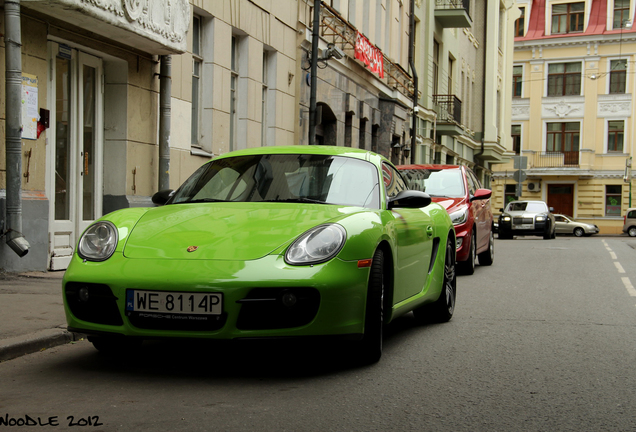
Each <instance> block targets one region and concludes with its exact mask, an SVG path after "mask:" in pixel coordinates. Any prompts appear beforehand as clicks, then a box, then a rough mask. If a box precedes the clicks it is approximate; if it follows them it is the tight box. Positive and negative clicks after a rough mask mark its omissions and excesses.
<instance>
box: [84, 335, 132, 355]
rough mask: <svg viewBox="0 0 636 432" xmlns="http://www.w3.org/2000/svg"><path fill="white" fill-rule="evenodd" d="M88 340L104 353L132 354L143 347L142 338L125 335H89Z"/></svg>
mask: <svg viewBox="0 0 636 432" xmlns="http://www.w3.org/2000/svg"><path fill="white" fill-rule="evenodd" d="M88 340H89V341H90V342H91V343H92V344H93V346H94V347H95V348H96V349H97V350H98V351H99V352H100V353H102V354H106V355H121V354H130V353H131V352H134V351H136V350H138V349H139V348H140V347H141V344H142V342H143V341H142V340H141V339H133V338H129V337H125V336H89V337H88Z"/></svg>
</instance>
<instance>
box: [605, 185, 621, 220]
mask: <svg viewBox="0 0 636 432" xmlns="http://www.w3.org/2000/svg"><path fill="white" fill-rule="evenodd" d="M622 189H623V187H622V186H620V185H618V186H617V185H607V186H605V216H621V199H622V193H623V192H622Z"/></svg>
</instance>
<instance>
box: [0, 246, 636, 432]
mask: <svg viewBox="0 0 636 432" xmlns="http://www.w3.org/2000/svg"><path fill="white" fill-rule="evenodd" d="M495 247H496V253H495V262H494V264H493V265H492V266H491V267H477V269H476V272H475V274H474V275H472V276H461V277H459V278H458V297H457V309H456V313H455V316H454V318H453V320H452V321H451V322H449V323H447V324H441V325H429V326H417V325H416V324H415V323H414V321H413V319H412V317H411V316H410V315H409V316H405V317H403V318H400V319H398V320H397V321H396V322H394V323H393V324H392V325H391V326H390V328H389V331H388V334H387V336H386V339H385V352H384V356H383V358H382V360H381V361H380V363H378V364H377V365H374V366H370V367H354V366H351V365H346V364H343V359H341V358H339V357H338V355H337V353H336V354H334V353H333V352H330V351H329V350H327V349H325V347H324V346H320V345H309V346H308V345H292V346H289V345H283V346H280V345H271V344H234V343H224V344H212V345H209V344H196V345H193V344H168V343H151V344H147V345H145V346H144V348H143V350H142V352H141V354H139V355H138V356H133V357H130V358H127V359H119V360H112V359H108V358H104V357H102V356H100V355H98V354H97V352H96V351H95V350H94V349H93V347H92V346H91V345H90V344H89V343H88V342H86V341H80V342H77V343H74V344H69V345H65V346H61V347H58V348H54V349H50V350H46V351H43V352H39V353H36V354H31V355H28V356H24V357H21V358H18V359H14V360H11V361H7V362H4V363H0V416H2V417H1V418H2V419H3V420H4V419H14V421H18V419H23V420H24V419H26V418H27V417H26V416H29V417H28V418H30V419H35V421H38V418H39V421H40V422H41V423H42V424H45V425H44V426H37V427H33V428H32V429H33V430H39V431H43V430H67V429H70V430H105V431H111V430H121V431H133V430H134V431H168V430H170V431H172V430H189V431H393V430H395V431H453V432H457V431H472V432H474V431H488V432H493V431H506V432H509V431H577V432H580V431H635V430H636V374H635V373H634V367H635V365H636V348H635V347H636V343H635V342H636V332H635V330H636V290H634V288H633V286H634V285H636V268H635V267H636V266H634V265H633V263H634V262H636V259H635V258H636V250H634V248H636V239H630V238H627V237H607V238H602V237H590V238H574V237H558V238H557V239H556V240H542V239H540V238H538V237H537V238H533V237H528V238H523V239H516V240H496V244H495ZM617 263H618V264H617ZM621 271H622V272H621ZM1 422H2V420H0V430H5V429H6V430H16V429H18V428H5V426H2V425H1ZM69 422H73V423H74V424H77V426H72V427H69ZM95 423H98V425H97V426H95ZM55 424H58V426H55ZM20 430H22V429H20Z"/></svg>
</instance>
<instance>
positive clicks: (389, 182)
mask: <svg viewBox="0 0 636 432" xmlns="http://www.w3.org/2000/svg"><path fill="white" fill-rule="evenodd" d="M382 177H383V180H384V187H385V189H386V194H387V196H388V197H390V198H392V197H395V196H397V194H399V193H400V192H402V191H404V190H407V189H408V187H407V186H406V183H405V182H404V180H403V179H402V176H401V175H400V173H399V172H398V171H396V170H395V169H394V168H393V167H392V166H391V165H389V164H386V163H383V164H382ZM358 195H359V194H358Z"/></svg>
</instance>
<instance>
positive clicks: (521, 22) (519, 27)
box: [515, 7, 526, 37]
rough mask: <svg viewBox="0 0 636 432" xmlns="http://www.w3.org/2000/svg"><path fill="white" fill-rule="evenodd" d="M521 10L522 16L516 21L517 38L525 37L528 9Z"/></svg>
mask: <svg viewBox="0 0 636 432" xmlns="http://www.w3.org/2000/svg"><path fill="white" fill-rule="evenodd" d="M519 10H520V11H521V16H520V17H519V18H517V20H516V21H515V37H521V36H523V32H524V29H525V20H526V8H524V7H520V8H519Z"/></svg>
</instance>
